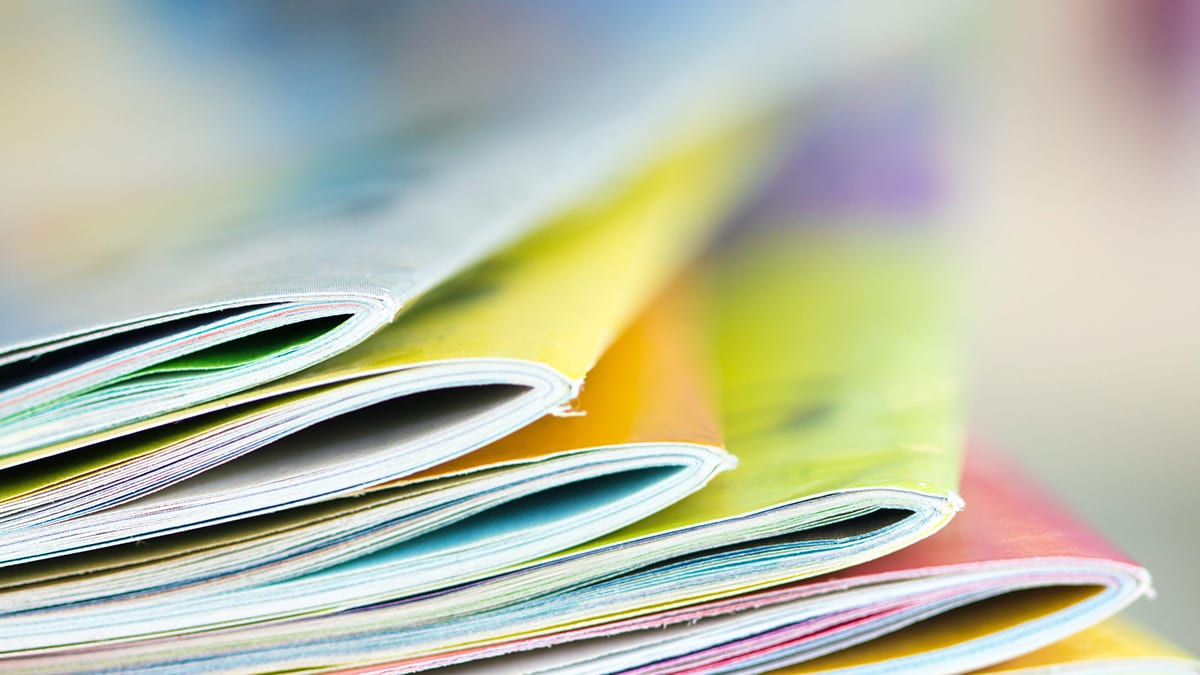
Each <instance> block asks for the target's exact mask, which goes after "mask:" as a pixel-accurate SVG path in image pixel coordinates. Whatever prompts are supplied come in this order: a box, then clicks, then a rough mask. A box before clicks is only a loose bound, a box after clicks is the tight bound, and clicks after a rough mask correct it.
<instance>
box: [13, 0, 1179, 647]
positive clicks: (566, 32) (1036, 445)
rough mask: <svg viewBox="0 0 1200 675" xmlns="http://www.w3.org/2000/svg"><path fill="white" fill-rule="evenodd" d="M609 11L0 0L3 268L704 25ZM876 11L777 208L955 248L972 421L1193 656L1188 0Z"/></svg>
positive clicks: (846, 33)
mask: <svg viewBox="0 0 1200 675" xmlns="http://www.w3.org/2000/svg"><path fill="white" fill-rule="evenodd" d="M601 4H604V5H607V4H608V3H596V4H588V3H582V2H563V3H550V2H504V3H489V4H485V3H477V4H471V3H457V2H456V3H447V4H444V5H440V6H439V8H438V9H437V10H436V11H434V10H431V9H430V6H429V5H423V4H421V3H351V4H347V3H322V2H311V1H309V2H298V3H287V4H286V5H275V4H273V3H265V2H245V3H214V4H207V3H206V4H201V3H176V2H164V3H151V2H128V3H101V2H96V3H88V4H84V5H79V4H74V5H71V6H70V9H69V11H67V10H66V9H65V4H60V3H55V2H48V3H24V4H22V3H5V4H3V5H0V84H2V90H3V100H4V105H3V106H0V282H4V281H7V282H14V280H17V279H23V278H25V277H27V276H31V275H33V276H36V275H38V274H42V273H46V271H47V270H50V269H53V268H54V267H55V266H57V265H63V264H66V263H65V262H64V261H68V260H71V259H74V258H82V257H89V256H90V257H101V258H102V257H103V256H105V255H106V254H108V253H112V252H117V251H122V250H127V249H130V248H131V247H133V248H134V249H135V250H136V247H137V246H138V245H139V243H140V242H143V241H145V240H146V239H147V238H148V237H150V236H151V235H152V236H153V238H155V239H170V237H171V236H172V228H170V227H164V225H163V223H164V219H163V218H162V217H161V215H162V214H163V213H168V212H169V213H172V214H178V213H181V212H186V211H187V210H188V209H189V208H190V207H192V206H195V205H197V204H206V205H208V206H211V204H212V202H213V201H214V200H213V199H212V198H211V197H212V195H213V194H221V195H224V196H225V197H229V195H230V194H233V195H235V196H236V195H240V194H242V193H241V192H239V191H238V190H239V187H238V186H239V185H241V186H242V187H244V184H243V183H240V182H239V181H240V180H241V178H240V177H242V176H244V175H247V174H249V173H253V172H255V171H257V170H259V169H260V168H263V167H266V168H270V167H272V166H276V165H280V164H286V163H287V162H288V161H289V158H292V157H294V156H297V155H299V154H304V153H307V152H310V151H312V150H313V149H314V148H321V147H326V146H335V145H337V144H340V143H346V142H352V141H361V140H362V139H364V138H369V137H371V136H372V135H374V134H378V133H382V132H385V131H386V130H388V129H391V128H395V127H396V126H397V125H401V126H404V125H408V126H410V127H413V126H415V127H419V128H424V127H421V125H430V124H432V125H434V126H437V125H439V124H442V125H444V124H446V123H448V122H449V121H454V120H460V119H465V118H470V117H471V115H472V114H473V111H476V110H478V109H479V108H480V107H481V106H487V105H510V104H514V103H516V104H519V102H520V100H521V99H522V98H524V97H529V96H534V95H536V93H537V92H539V91H542V89H543V88H544V87H545V86H548V85H547V83H548V82H552V81H553V80H554V79H555V78H561V77H564V76H565V77H567V78H570V77H573V76H578V73H579V72H585V70H574V69H586V68H587V67H589V64H593V63H594V62H596V61H597V60H599V61H603V60H604V59H607V58H613V57H614V55H615V54H617V53H618V52H621V51H622V50H621V45H624V44H625V43H624V40H625V36H626V35H627V34H628V33H630V32H634V33H636V32H638V31H642V30H649V29H651V28H654V27H656V26H657V28H656V29H657V30H664V32H663V33H662V35H661V38H662V39H661V40H658V37H659V36H657V35H653V36H651V37H654V38H655V39H654V40H650V41H649V42H650V43H654V42H657V41H662V42H667V41H669V40H668V38H669V37H670V35H673V34H674V33H672V31H671V30H665V29H663V26H664V25H668V26H669V25H671V24H669V23H668V24H663V23H662V22H659V21H656V17H655V12H656V11H660V10H661V11H666V10H667V9H672V8H673V9H674V10H675V11H676V12H678V11H679V10H680V7H683V6H686V7H687V11H686V12H684V14H694V15H696V16H697V17H699V18H698V19H697V21H699V22H700V23H705V21H707V22H708V24H709V26H708V28H710V29H711V28H712V26H713V25H716V26H717V27H718V28H719V25H720V24H719V17H720V12H719V11H715V10H714V9H713V7H714V6H715V5H714V4H713V3H703V5H702V4H701V3H680V4H674V5H673V4H672V3H667V2H664V3H629V8H626V10H624V11H598V10H597V9H596V7H598V6H600V5H601ZM702 6H703V7H704V8H705V9H704V10H703V11H701V9H700V8H701V7H702ZM811 7H812V11H811V13H810V17H811V21H809V22H807V23H804V24H803V25H801V24H797V25H796V27H795V30H796V40H798V41H803V40H808V39H811V38H812V37H813V36H814V35H817V34H820V33H821V32H822V31H825V30H826V29H828V30H829V31H832V35H833V36H834V38H835V39H834V43H835V44H839V45H841V46H842V47H843V48H844V49H845V50H846V51H848V52H863V53H871V52H873V50H874V47H875V46H876V45H875V44H874V40H875V39H876V38H875V36H876V35H877V32H876V29H877V28H878V26H876V25H873V24H879V23H887V22H891V21H892V19H893V18H894V17H889V18H887V19H883V18H880V17H879V16H876V9H875V8H878V7H879V5H874V6H872V4H870V3H868V4H865V5H862V7H865V8H866V11H865V12H860V13H859V15H858V16H857V17H856V18H854V19H853V20H851V21H847V22H840V23H837V24H836V25H833V23H832V17H830V16H828V12H823V10H821V9H820V7H821V4H820V3H813V4H812V6H811ZM889 7H890V9H889V11H888V14H889V15H891V14H896V13H903V12H904V11H909V9H911V11H909V14H910V16H909V18H910V19H911V20H912V21H911V23H912V24H913V26H914V27H913V29H912V30H910V31H908V33H907V34H906V35H907V37H908V38H909V44H908V47H909V48H908V49H906V50H900V51H891V52H888V53H887V55H886V57H879V58H875V59H874V60H868V62H869V64H870V65H869V66H866V67H862V68H859V69H857V70H855V71H854V72H853V73H845V74H844V76H839V77H838V78H832V79H829V80H825V81H816V80H814V84H813V86H812V87H810V88H809V89H808V90H807V93H806V94H805V98H804V99H803V100H801V101H799V102H798V104H797V109H798V110H799V111H800V112H799V114H798V122H797V128H798V136H799V140H798V141H797V147H796V149H795V152H794V154H795V157H794V158H793V160H794V161H792V162H791V163H789V165H788V168H787V171H785V174H786V175H787V180H785V181H783V182H781V183H780V184H779V185H775V186H772V187H771V188H769V189H768V195H769V199H776V200H784V201H787V202H789V203H790V204H791V205H792V206H796V205H800V206H801V207H803V209H804V212H806V213H808V214H810V216H811V218H812V219H813V220H814V221H818V220H821V219H824V218H830V217H836V218H843V219H846V218H848V219H885V220H886V219H892V220H895V221H897V222H902V223H904V224H905V226H910V225H912V224H913V223H925V222H936V223H938V224H939V225H940V226H941V227H943V228H944V229H945V230H946V231H947V232H948V233H949V234H950V235H951V236H952V237H953V238H955V239H956V240H958V241H959V242H960V244H961V247H962V248H961V250H962V255H963V261H964V265H963V266H964V269H965V271H966V274H965V275H964V281H963V283H964V289H966V293H967V297H968V298H969V299H970V303H969V306H970V318H971V324H970V325H971V333H970V335H971V337H970V340H969V342H968V360H967V365H968V368H969V372H970V379H969V391H968V395H969V401H970V409H971V427H972V430H973V435H974V436H975V437H976V438H978V439H980V440H981V441H982V442H983V443H984V444H986V445H988V446H991V447H993V448H994V449H996V450H998V451H1003V452H1006V453H1009V454H1010V455H1012V456H1014V457H1016V458H1018V459H1020V460H1021V461H1022V462H1023V463H1024V464H1025V465H1026V466H1028V467H1030V468H1031V469H1032V471H1033V472H1034V473H1035V474H1036V475H1037V476H1038V477H1040V479H1041V480H1042V481H1043V482H1044V483H1045V484H1047V485H1048V486H1050V487H1051V488H1052V489H1053V490H1054V491H1055V492H1057V493H1058V494H1059V495H1061V496H1062V498H1063V499H1065V500H1066V501H1067V502H1068V503H1069V504H1071V505H1072V506H1074V507H1075V508H1076V509H1077V510H1079V511H1080V512H1081V513H1082V514H1083V515H1084V516H1086V517H1088V518H1089V519H1090V520H1091V521H1092V522H1093V523H1094V524H1095V526H1096V527H1097V528H1098V529H1099V530H1101V531H1102V532H1104V533H1105V534H1106V535H1108V536H1109V537H1111V538H1112V539H1114V540H1115V541H1116V542H1118V543H1119V544H1120V545H1121V547H1122V548H1124V549H1125V550H1126V551H1127V552H1128V553H1129V554H1130V555H1131V556H1132V557H1133V558H1134V559H1136V560H1137V561H1139V562H1141V563H1142V564H1144V565H1145V566H1147V567H1148V568H1149V569H1150V570H1151V572H1152V574H1153V575H1154V579H1155V582H1156V583H1155V585H1156V588H1157V590H1158V593H1159V597H1158V598H1157V599H1155V600H1153V601H1149V602H1147V601H1141V602H1139V603H1137V604H1136V605H1135V606H1134V607H1133V608H1132V610H1131V613H1132V614H1133V615H1134V616H1137V617H1138V618H1140V619H1142V620H1143V621H1144V622H1146V623H1147V624H1149V625H1150V626H1153V627H1155V628H1157V629H1158V630H1160V631H1161V632H1163V633H1164V634H1165V635H1167V636H1169V637H1172V638H1173V639H1175V640H1176V641H1178V642H1180V643H1182V644H1183V645H1184V646H1186V647H1189V648H1190V649H1191V650H1193V651H1200V580H1198V579H1197V576H1196V574H1195V570H1196V569H1197V561H1200V488H1198V487H1197V486H1195V485H1194V482H1195V481H1196V477H1197V476H1200V353H1198V352H1200V222H1198V221H1200V3H1197V2H1191V1H1189V0H1059V1H1056V2H1044V1H1041V0H1016V1H1012V2H997V3H945V2H943V3H937V2H930V1H921V2H916V1H914V2H908V3H895V5H894V6H893V5H889ZM895 7H899V8H900V9H898V10H897V9H895ZM931 7H935V8H937V7H940V11H938V12H933V13H931V12H930V8H931ZM705 17H707V19H705ZM714 17H716V19H714ZM714 21H715V24H714ZM827 22H828V23H827ZM672 30H674V29H672ZM680 30H681V29H680ZM643 37H644V36H643ZM614 40H616V42H614ZM827 57H828V55H827V54H823V55H820V56H818V55H817V54H815V53H814V55H813V59H814V61H815V62H816V61H820V62H821V63H822V64H824V63H825V61H821V59H826V58H827ZM214 185H216V187H215V188H214V187H213V186H214ZM198 186H201V188H198ZM252 187H253V185H252ZM214 190H215V192H214ZM243 191H244V190H243ZM251 191H253V190H251ZM218 201H219V200H218ZM118 224H119V225H118ZM916 226H924V225H916ZM16 311H17V310H15V309H13V308H11V307H10V308H7V309H6V308H5V307H4V306H3V303H2V302H0V312H3V314H0V316H3V317H4V318H3V320H4V321H9V320H12V319H11V318H10V317H11V316H19V314H14V313H13V312H16Z"/></svg>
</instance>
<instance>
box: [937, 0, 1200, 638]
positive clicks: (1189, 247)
mask: <svg viewBox="0 0 1200 675" xmlns="http://www.w3.org/2000/svg"><path fill="white" fill-rule="evenodd" d="M996 4H997V5H1004V6H1003V7H1002V8H1000V7H992V8H990V9H991V10H993V11H995V16H994V21H995V26H996V29H995V30H994V31H993V32H991V33H990V35H989V36H988V41H987V44H986V45H985V48H984V49H981V50H979V53H978V54H977V56H978V57H979V58H978V60H977V61H973V62H972V66H971V67H970V68H968V69H966V70H969V71H971V73H970V78H969V79H970V80H971V82H970V83H969V86H968V87H967V88H966V89H965V90H964V93H967V95H966V96H964V97H963V98H962V99H961V100H960V103H962V104H963V111H964V113H965V114H964V115H963V118H962V119H963V123H962V126H961V127H960V128H959V129H957V141H956V143H957V146H956V152H958V153H961V154H960V157H962V158H963V159H964V160H965V161H964V162H963V163H962V165H961V166H962V167H963V171H962V173H960V174H959V176H958V180H960V181H961V183H960V184H959V187H960V190H961V192H960V193H959V194H958V195H957V196H956V198H957V199H959V203H958V207H959V208H961V213H962V214H963V218H962V222H964V223H969V230H970V237H969V238H968V242H969V244H970V252H971V259H970V260H971V265H972V269H973V271H974V272H975V274H976V280H977V284H976V288H975V295H974V297H973V308H974V312H975V319H976V321H975V326H974V328H975V330H974V338H973V341H972V344H971V354H970V357H971V358H970V365H971V369H972V373H971V379H970V385H971V387H970V391H969V399H970V404H971V410H972V418H971V419H972V425H973V428H974V430H975V432H976V435H977V436H978V437H979V438H980V439H982V440H983V441H984V442H985V443H987V444H989V445H993V446H995V447H996V448H1001V449H1003V450H1004V451H1005V452H1008V453H1010V454H1012V455H1014V456H1015V457H1018V458H1019V459H1021V460H1022V461H1023V463H1024V464H1025V465H1027V466H1028V467H1030V468H1031V469H1032V470H1033V471H1034V472H1035V473H1036V474H1037V475H1038V476H1039V477H1040V478H1041V480H1042V481H1043V483H1045V484H1048V485H1050V486H1052V487H1053V488H1055V489H1056V490H1057V492H1058V493H1059V494H1060V495H1061V496H1062V497H1063V498H1064V499H1065V500H1066V501H1067V502H1068V503H1070V504H1071V505H1072V506H1074V507H1075V508H1076V509H1078V510H1079V511H1081V512H1082V513H1083V514H1084V515H1086V516H1088V517H1089V518H1090V520H1091V521H1092V522H1093V523H1094V524H1095V525H1096V527H1097V528H1098V529H1100V530H1101V531H1102V532H1104V533H1105V534H1107V535H1108V536H1109V537H1111V538H1112V539H1114V540H1115V541H1116V542H1117V543H1118V544H1120V546H1121V547H1122V548H1123V549H1124V550H1125V551H1126V552H1128V553H1129V554H1130V555H1131V556H1132V557H1133V558H1135V559H1136V560H1138V561H1139V562H1141V563H1142V564H1144V565H1145V566H1146V567H1148V568H1149V569H1150V572H1151V574H1152V575H1153V577H1154V582H1155V584H1154V585H1155V588H1156V590H1157V592H1158V597H1157V598H1156V599H1153V600H1151V601H1139V602H1138V603H1135V604H1134V606H1133V607H1132V608H1131V609H1130V610H1129V612H1130V614H1131V615H1132V616H1135V617H1138V618H1139V619H1141V620H1143V621H1144V622H1146V623H1147V624H1149V625H1151V626H1154V627H1156V628H1157V629H1159V630H1160V631H1161V632H1162V633H1164V634H1165V635H1168V636H1171V637H1172V638H1174V639H1175V640H1176V641H1179V642H1180V643H1182V644H1183V645H1185V646H1187V647H1189V648H1190V649H1191V650H1192V651H1193V652H1195V651H1196V650H1200V577H1198V576H1197V573H1196V572H1197V569H1198V568H1200V565H1198V563H1200V489H1197V486H1196V477H1197V476H1198V475H1200V414H1198V413H1200V3H1195V2H1188V1H1186V0H1102V1H1100V2H1091V1H1086V0H1084V1H1077V0H1070V1H1067V2H1036V1H1020V2H1013V3H996Z"/></svg>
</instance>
